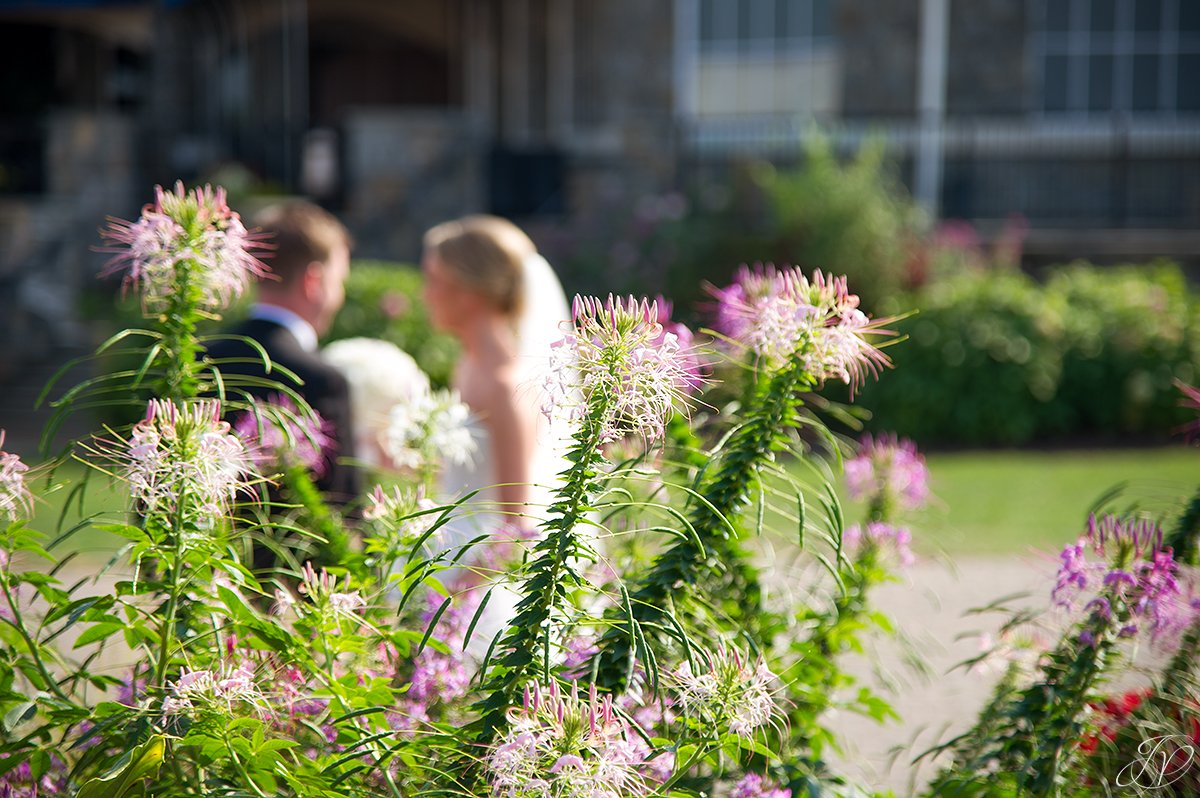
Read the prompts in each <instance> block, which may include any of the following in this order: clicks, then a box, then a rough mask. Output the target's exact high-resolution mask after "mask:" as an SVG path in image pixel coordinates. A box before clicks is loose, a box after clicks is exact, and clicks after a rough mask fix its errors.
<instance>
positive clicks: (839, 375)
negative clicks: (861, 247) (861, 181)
mask: <svg viewBox="0 0 1200 798" xmlns="http://www.w3.org/2000/svg"><path fill="white" fill-rule="evenodd" d="M710 291H711V293H712V294H713V296H715V297H716V299H717V303H718V304H717V328H718V330H719V331H720V332H722V333H723V334H725V335H726V336H728V337H729V338H730V339H731V340H732V341H733V342H734V343H736V344H738V345H740V346H743V347H745V348H747V349H749V350H750V351H751V352H753V353H754V354H755V355H757V356H758V357H759V358H761V359H762V360H763V361H765V362H766V363H768V364H769V365H772V366H778V365H781V364H783V363H785V362H787V361H789V360H790V359H791V358H792V357H799V358H800V359H801V360H802V362H803V364H804V367H805V369H806V370H807V371H808V373H809V374H811V375H812V376H813V377H815V378H816V379H817V380H818V381H822V382H823V381H825V380H827V379H838V380H841V381H842V382H844V383H846V384H847V385H849V386H851V389H853V388H856V387H857V386H859V385H861V384H862V382H863V380H864V379H865V377H866V375H867V374H868V373H870V374H877V373H878V372H879V369H880V368H882V367H885V366H889V365H891V361H890V360H889V359H888V357H887V356H886V355H884V354H883V353H882V352H881V351H879V349H878V348H876V347H875V345H874V344H872V343H871V342H870V341H869V340H868V336H869V335H890V334H891V332H890V331H887V330H883V329H881V328H880V326H879V325H880V323H881V322H875V321H871V320H870V319H869V318H868V317H867V316H866V314H864V313H863V312H862V311H861V310H859V309H858V304H859V299H858V296H857V295H855V294H851V293H850V292H849V290H848V289H847V287H846V278H845V277H831V276H827V275H825V274H823V273H822V272H820V271H815V272H813V276H812V279H811V280H810V279H809V278H808V277H806V276H805V275H804V274H803V273H802V272H801V271H800V270H799V269H798V268H794V267H788V268H784V269H782V270H780V269H776V268H775V267H774V266H773V265H769V264H768V265H766V266H764V265H762V264H758V265H756V266H755V267H754V268H750V267H749V266H742V267H741V268H740V269H739V270H738V272H737V274H736V275H735V277H734V282H733V284H732V285H730V286H728V287H726V288H711V289H710Z"/></svg>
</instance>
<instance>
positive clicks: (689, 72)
mask: <svg viewBox="0 0 1200 798" xmlns="http://www.w3.org/2000/svg"><path fill="white" fill-rule="evenodd" d="M699 49H700V0H675V119H676V120H677V121H681V122H687V121H689V120H691V119H692V118H694V117H695V115H696V109H697V108H699V107H700V72H699V58H698V53H699Z"/></svg>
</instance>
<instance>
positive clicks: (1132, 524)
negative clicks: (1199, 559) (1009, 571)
mask: <svg viewBox="0 0 1200 798" xmlns="http://www.w3.org/2000/svg"><path fill="white" fill-rule="evenodd" d="M1089 548H1090V549H1091V550H1092V551H1093V552H1094V553H1095V554H1096V555H1098V556H1100V557H1102V558H1105V559H1104V560H1103V561H1101V562H1091V561H1090V560H1089V559H1088V557H1087V550H1088V549H1089ZM1177 570H1178V567H1177V565H1176V563H1175V558H1174V556H1173V555H1172V552H1171V550H1170V549H1169V548H1163V546H1162V530H1161V529H1160V528H1159V527H1158V526H1157V525H1156V524H1154V523H1152V522H1150V521H1146V520H1137V519H1121V518H1117V517H1115V516H1105V517H1104V518H1101V519H1096V517H1095V516H1092V517H1091V518H1090V519H1089V521H1088V530H1087V533H1086V534H1085V535H1084V536H1083V537H1081V538H1080V539H1079V540H1078V541H1076V542H1075V543H1073V544H1070V545H1068V546H1066V547H1065V548H1064V549H1063V551H1062V553H1061V554H1060V555H1059V568H1058V573H1057V574H1056V576H1055V585H1054V589H1053V591H1052V592H1051V597H1052V599H1053V601H1054V603H1055V604H1056V605H1058V606H1060V607H1063V608H1064V609H1068V610H1069V609H1072V608H1074V607H1075V606H1076V604H1077V603H1078V601H1079V599H1080V597H1081V596H1084V595H1085V594H1086V595H1091V598H1090V599H1089V600H1088V601H1087V602H1086V603H1085V604H1084V611H1085V612H1086V613H1088V614H1089V615H1096V616H1099V617H1102V618H1104V619H1109V618H1111V617H1112V616H1113V612H1114V607H1113V604H1114V602H1118V601H1119V602H1121V603H1122V604H1123V605H1124V606H1125V607H1126V608H1127V610H1128V616H1129V617H1128V620H1127V621H1126V622H1125V623H1124V625H1123V626H1122V628H1121V629H1120V630H1118V631H1119V634H1120V635H1121V636H1122V637H1133V636H1134V635H1136V634H1137V633H1138V632H1139V631H1140V630H1141V629H1143V628H1147V629H1148V630H1149V632H1150V636H1151V639H1153V640H1154V641H1155V642H1158V643H1160V644H1164V643H1168V642H1170V641H1173V640H1175V639H1176V638H1177V637H1178V634H1179V632H1180V631H1181V630H1182V629H1183V628H1185V627H1186V626H1187V624H1188V623H1189V622H1190V621H1191V619H1192V618H1193V617H1194V616H1195V615H1196V614H1197V612H1198V611H1200V608H1198V607H1197V606H1195V602H1190V603H1189V602H1188V601H1187V600H1186V599H1185V598H1184V596H1183V592H1182V590H1181V589H1180V585H1179V581H1178V579H1177ZM1081 639H1082V640H1083V642H1084V643H1085V644H1089V645H1091V644H1095V643H1096V642H1097V641H1096V640H1095V638H1094V636H1093V635H1092V633H1091V632H1087V631H1085V632H1084V633H1083V636H1082V638H1081Z"/></svg>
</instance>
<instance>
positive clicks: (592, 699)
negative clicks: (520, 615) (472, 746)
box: [484, 683, 651, 798]
mask: <svg viewBox="0 0 1200 798" xmlns="http://www.w3.org/2000/svg"><path fill="white" fill-rule="evenodd" d="M509 721H510V728H509V731H508V734H507V735H505V737H504V738H503V739H502V740H501V741H500V742H499V743H498V744H497V745H496V746H495V747H494V748H493V749H492V750H491V751H490V752H489V753H488V755H487V756H486V757H485V759H484V766H485V768H486V773H487V779H488V782H489V784H490V785H491V788H492V794H493V795H496V796H506V798H624V797H625V796H639V795H648V794H649V793H650V792H651V788H650V787H649V786H648V785H647V782H646V781H645V780H644V779H643V777H642V775H641V773H640V772H639V770H638V768H639V766H640V765H641V764H642V762H643V759H644V754H645V748H644V747H639V746H637V745H635V743H634V741H635V739H637V740H639V741H640V738H637V736H636V734H635V733H634V731H633V730H632V729H631V728H630V727H629V725H628V724H627V723H626V721H624V720H623V719H622V718H621V717H620V716H618V715H617V713H616V712H614V710H613V706H612V699H611V698H610V697H609V696H603V697H600V696H598V695H597V693H596V688H595V687H594V686H593V687H592V688H591V690H590V692H589V693H588V696H587V698H586V699H582V698H580V696H579V692H578V687H577V686H576V687H575V688H573V689H572V691H571V693H570V694H569V695H568V694H566V693H564V692H562V690H561V689H560V688H559V686H558V684H557V683H552V684H551V685H550V686H549V687H544V686H542V685H533V686H531V687H528V688H526V690H525V700H524V704H523V706H521V707H517V708H514V709H513V710H512V711H511V712H510V714H509Z"/></svg>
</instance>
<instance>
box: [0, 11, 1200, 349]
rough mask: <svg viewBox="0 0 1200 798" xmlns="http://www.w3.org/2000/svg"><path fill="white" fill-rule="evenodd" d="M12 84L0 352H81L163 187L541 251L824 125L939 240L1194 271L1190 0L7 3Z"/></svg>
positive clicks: (5, 132)
mask: <svg viewBox="0 0 1200 798" xmlns="http://www.w3.org/2000/svg"><path fill="white" fill-rule="evenodd" d="M0 61H2V62H3V68H2V69H0V81H3V90H2V91H0V97H3V100H2V101H0V102H2V103H3V105H2V106H0V288H2V289H3V290H4V291H5V292H8V291H11V292H13V296H17V295H18V294H20V297H21V299H20V302H19V303H18V304H17V307H18V308H24V310H22V311H21V313H16V312H13V313H9V314H7V318H8V321H7V322H6V323H0V332H7V333H8V337H10V338H13V337H14V335H15V334H14V333H13V331H12V328H13V326H14V325H15V324H19V323H20V322H18V321H14V319H19V318H23V317H22V315H21V314H22V313H24V314H25V316H28V318H29V319H30V321H29V322H28V323H29V324H30V325H32V327H33V328H34V329H38V330H44V329H51V328H53V329H54V330H55V333H56V335H60V336H63V337H67V338H69V337H70V335H71V329H70V325H69V324H66V323H64V324H60V325H57V326H56V325H55V324H50V325H48V326H47V325H41V326H39V325H38V324H37V323H36V319H37V318H39V314H40V316H42V317H45V316H52V317H55V318H64V319H69V316H70V314H69V313H59V312H58V311H57V310H55V308H54V307H53V305H54V302H56V301H57V302H59V303H60V304H61V303H62V301H63V300H62V297H64V296H67V295H69V293H70V291H69V290H68V289H69V288H71V287H73V286H78V285H79V284H81V283H82V282H83V281H84V278H83V276H82V275H84V274H90V273H91V270H92V268H94V266H95V263H96V258H97V256H96V255H95V254H94V253H89V251H88V246H89V245H90V244H93V243H94V242H95V229H96V227H97V226H98V224H99V223H100V222H101V220H102V219H103V217H104V216H105V215H106V214H114V215H131V214H134V213H136V212H137V208H138V206H139V205H140V204H141V203H142V202H144V201H145V200H146V199H148V197H149V194H150V191H149V188H150V186H151V185H152V184H153V183H155V182H168V183H169V182H171V181H173V180H175V179H177V178H181V179H184V180H185V181H188V182H195V181H198V180H214V181H218V182H223V183H226V184H228V185H229V186H230V188H231V189H232V190H233V191H234V193H235V194H237V193H239V192H240V193H241V194H242V195H243V196H242V197H240V200H241V201H243V202H244V203H245V204H244V205H243V207H246V208H252V207H253V205H254V203H255V201H256V200H255V195H262V194H264V193H271V192H274V193H298V194H307V195H309V196H313V197H315V198H317V199H319V200H320V201H321V202H323V203H325V204H327V205H329V206H330V207H332V208H334V209H335V210H337V211H338V212H339V213H341V214H342V215H343V216H344V218H345V219H346V220H347V222H348V223H349V224H350V226H351V227H352V228H353V229H354V232H355V234H356V238H357V240H358V242H359V247H358V251H359V253H360V254H361V255H364V256H376V257H389V258H398V259H411V258H413V257H414V256H415V255H416V246H417V242H418V240H419V233H420V231H421V230H422V229H424V228H425V227H426V226H428V225H429V224H431V223H433V222H436V221H439V220H441V219H444V218H446V217H449V216H453V215H458V214H461V213H463V212H467V211H472V210H490V211H493V212H496V213H501V214H504V215H508V216H513V217H517V218H519V219H521V220H522V221H523V222H525V223H527V224H531V225H534V226H535V227H537V226H539V225H540V228H541V229H546V228H547V226H549V227H553V226H555V225H561V224H562V223H563V222H564V221H565V220H571V219H576V218H579V217H581V216H586V215H588V214H603V213H605V212H606V209H608V208H612V207H626V208H628V207H630V206H631V205H632V204H633V203H634V202H635V201H636V199H637V198H638V197H640V196H643V195H646V194H649V193H657V192H664V191H670V190H673V189H677V188H679V187H681V186H682V185H684V184H685V183H686V181H687V180H688V179H689V176H690V175H691V174H692V173H693V172H694V166H695V165H696V164H698V163H699V164H704V165H706V166H713V167H715V168H718V169H719V168H720V167H721V166H722V165H724V164H730V163H733V162H736V161H737V160H739V159H743V158H748V157H753V158H771V159H777V160H784V161H786V160H789V159H795V158H797V157H799V153H800V143H801V141H802V139H803V137H804V136H805V135H806V133H807V131H809V130H811V129H812V126H813V125H814V123H815V124H818V125H820V126H821V127H822V128H823V129H824V130H826V131H828V132H829V134H830V135H831V136H832V137H833V138H834V140H835V141H836V142H837V143H838V144H839V145H840V146H841V147H842V148H843V149H845V150H849V149H851V148H853V147H854V146H855V145H856V144H857V143H858V142H861V141H862V140H863V138H864V137H865V136H866V135H868V134H869V133H871V132H879V133H882V134H883V135H885V136H886V140H887V142H888V144H887V146H888V147H889V150H890V152H891V154H892V155H893V156H894V157H895V159H896V161H897V162H898V163H899V164H900V165H901V169H902V173H903V175H904V177H905V179H906V181H907V182H908V183H909V185H910V186H911V187H912V190H913V191H914V194H915V195H916V196H917V197H918V198H919V199H920V200H921V201H922V202H924V203H925V204H926V205H927V206H928V207H929V208H930V209H931V210H932V211H933V212H934V213H936V214H940V215H941V216H943V217H963V218H968V219H972V220H975V221H977V222H978V223H979V224H980V225H981V227H982V228H984V229H987V227H988V225H993V226H994V225H997V224H998V223H999V222H1000V221H1002V220H1003V219H1004V218H1005V217H1007V216H1008V215H1009V214H1012V213H1019V214H1022V215H1024V216H1025V217H1026V218H1027V219H1028V220H1029V222H1030V225H1031V233H1030V238H1029V241H1028V247H1029V249H1030V251H1031V252H1032V253H1034V254H1035V255H1037V254H1039V253H1040V254H1041V255H1042V256H1043V257H1048V258H1054V257H1063V256H1067V255H1072V256H1074V255H1084V256H1088V255H1090V256H1095V257H1111V258H1143V257H1147V256H1152V255H1158V254H1163V255H1173V256H1177V257H1195V255H1196V253H1197V252H1200V241H1197V235H1196V232H1195V231H1196V229H1197V228H1198V227H1200V3H1196V2H1192V1H1191V0H1137V2H1134V0H1046V1H1045V2H1033V0H970V2H967V0H155V1H152V0H5V2H3V3H0ZM539 220H540V221H539ZM547 220H548V221H547ZM51 289H52V290H51ZM55 297H58V298H57V299H55ZM39 303H41V304H40V305H39ZM5 324H7V325H8V329H7V330H6V329H5ZM60 328H61V329H60Z"/></svg>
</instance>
